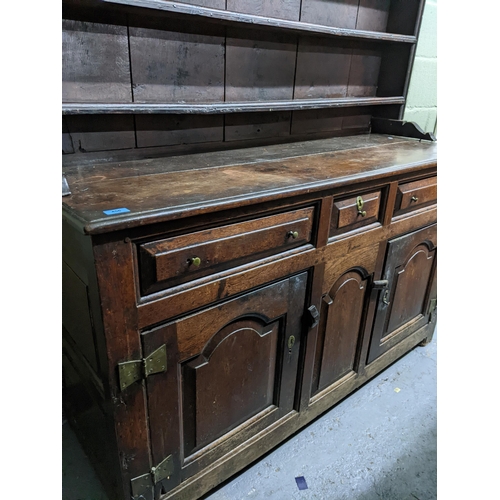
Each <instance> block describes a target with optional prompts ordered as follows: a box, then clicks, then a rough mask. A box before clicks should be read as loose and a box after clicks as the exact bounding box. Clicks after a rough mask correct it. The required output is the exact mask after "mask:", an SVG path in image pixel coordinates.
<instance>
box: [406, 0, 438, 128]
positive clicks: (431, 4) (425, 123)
mask: <svg viewBox="0 0 500 500" xmlns="http://www.w3.org/2000/svg"><path fill="white" fill-rule="evenodd" d="M404 120H406V121H411V122H415V123H417V124H418V125H420V127H421V128H422V129H423V130H425V131H426V132H434V133H436V131H437V0H427V1H426V4H425V8H424V16H423V19H422V26H421V28H420V35H419V42H418V45H417V54H416V57H415V62H414V64H413V71H412V76H411V80H410V88H409V91H408V98H407V101H406V110H405V114H404Z"/></svg>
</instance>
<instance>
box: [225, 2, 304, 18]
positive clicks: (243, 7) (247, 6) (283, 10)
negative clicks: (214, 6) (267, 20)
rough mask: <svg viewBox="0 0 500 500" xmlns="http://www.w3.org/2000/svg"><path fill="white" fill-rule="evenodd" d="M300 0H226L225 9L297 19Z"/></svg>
mask: <svg viewBox="0 0 500 500" xmlns="http://www.w3.org/2000/svg"><path fill="white" fill-rule="evenodd" d="M300 3H301V0H247V1H245V2H241V1H239V0H227V6H226V9H227V10H228V11H232V12H241V13H243V14H255V15H257V16H262V17H274V18H278V19H289V20H291V21H298V20H299V16H300Z"/></svg>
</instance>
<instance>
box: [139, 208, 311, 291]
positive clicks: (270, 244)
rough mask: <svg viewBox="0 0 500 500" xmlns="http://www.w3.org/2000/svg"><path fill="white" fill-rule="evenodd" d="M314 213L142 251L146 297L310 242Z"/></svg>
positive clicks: (143, 246) (305, 211)
mask: <svg viewBox="0 0 500 500" xmlns="http://www.w3.org/2000/svg"><path fill="white" fill-rule="evenodd" d="M313 213H314V209H313V208H312V207H308V208H302V209H299V210H294V211H292V212H287V213H284V214H278V215H272V216H269V217H262V218H260V219H255V220H250V221H246V222H240V223H238V224H231V225H228V226H223V227H217V228H213V229H206V230H203V231H198V232H195V233H190V234H186V235H182V236H175V237H172V238H166V239H163V240H159V241H153V242H149V243H145V244H141V245H139V252H138V254H139V273H140V282H141V291H142V293H143V294H147V293H152V292H154V291H157V290H160V289H163V288H166V287H171V286H176V285H178V284H181V283H184V282H186V281H189V280H193V279H197V278H201V277H203V276H206V275H209V274H212V273H215V272H219V271H223V270H225V269H229V268H231V267H234V266H237V265H241V264H244V263H248V262H251V261H253V260H257V259H260V258H263V257H266V256H269V255H272V254H274V253H278V252H283V251H285V250H288V249H291V248H295V247H298V246H300V245H304V244H305V243H308V242H310V240H311V233H312V224H313Z"/></svg>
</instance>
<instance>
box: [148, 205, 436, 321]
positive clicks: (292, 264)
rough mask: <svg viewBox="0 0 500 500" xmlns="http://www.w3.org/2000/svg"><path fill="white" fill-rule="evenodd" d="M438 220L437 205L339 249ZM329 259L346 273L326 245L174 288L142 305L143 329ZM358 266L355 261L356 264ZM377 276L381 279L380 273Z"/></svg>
mask: <svg viewBox="0 0 500 500" xmlns="http://www.w3.org/2000/svg"><path fill="white" fill-rule="evenodd" d="M436 219H437V210H436V208H430V209H429V210H427V211H424V212H423V213H421V214H419V215H418V216H415V217H408V218H404V219H401V220H398V221H393V222H392V223H391V225H390V226H389V227H382V226H379V227H377V228H375V229H373V230H370V232H369V233H364V232H363V231H360V232H353V233H351V234H350V235H349V236H347V237H346V238H344V239H342V240H339V241H336V242H335V245H336V252H338V255H341V256H346V255H350V254H351V253H353V252H355V251H356V250H359V249H361V248H364V247H365V246H369V245H372V244H377V245H379V244H380V242H383V241H385V240H387V239H390V238H394V237H396V236H398V235H400V234H404V233H408V232H411V231H414V230H416V229H418V228H420V227H422V226H426V225H429V224H432V223H433V222H436ZM325 262H327V263H328V267H332V266H334V269H337V268H336V267H335V266H340V269H338V272H339V273H342V271H343V269H342V265H343V262H344V261H343V259H332V258H329V256H328V252H327V251H325V249H324V247H323V248H320V249H318V250H316V251H314V250H313V249H307V250H304V251H301V252H290V253H289V254H285V255H282V256H281V258H280V260H279V265H275V260H273V259H270V260H268V261H264V262H260V263H259V264H260V265H258V266H250V265H249V266H248V267H240V268H236V269H235V270H234V271H235V272H234V273H231V272H228V273H226V274H223V273H220V274H219V275H218V276H217V279H216V280H214V279H213V278H212V279H211V280H210V281H208V282H207V283H204V286H203V287H202V288H201V289H199V288H197V289H193V288H192V287H191V288H188V287H185V288H178V289H173V290H172V291H170V293H165V294H164V295H159V296H158V295H157V296H155V297H154V299H155V300H154V301H150V302H144V303H142V304H140V305H139V306H138V317H139V328H146V327H148V326H150V325H154V324H157V323H159V322H161V321H162V318H164V316H165V311H176V312H177V313H178V314H183V313H186V312H188V311H190V310H193V309H198V308H200V307H203V306H205V305H207V304H211V303H214V302H218V301H220V300H222V299H225V298H227V297H230V296H232V295H236V294H238V293H242V292H244V291H245V290H247V289H248V288H255V287H258V286H262V285H263V284H265V283H266V282H267V281H272V280H277V279H279V277H280V276H283V275H290V274H294V273H297V272H300V271H301V270H302V269H306V268H307V267H308V266H311V265H319V264H322V263H325ZM354 265H355V264H352V266H354ZM381 265H382V263H381ZM242 272H244V276H245V277H244V279H242V276H241V274H239V273H242ZM332 272H333V271H332ZM376 279H380V276H379V277H377V278H376ZM327 291H328V290H323V291H322V292H321V294H320V295H319V296H321V295H322V294H324V293H327ZM317 305H319V298H318V304H317Z"/></svg>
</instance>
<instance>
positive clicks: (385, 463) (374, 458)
mask: <svg viewBox="0 0 500 500" xmlns="http://www.w3.org/2000/svg"><path fill="white" fill-rule="evenodd" d="M436 337H437V336H436V335H434V339H433V341H432V342H431V343H430V344H429V345H428V346H426V347H417V348H416V349H414V350H413V351H411V352H410V353H408V354H407V355H406V356H404V357H403V358H402V359H400V360H399V361H397V362H396V363H394V364H393V365H391V366H390V367H389V368H387V369H386V370H385V371H384V372H382V373H381V374H379V375H378V376H377V377H375V378H374V379H373V380H371V381H370V382H369V383H368V384H366V385H364V386H363V387H362V388H361V389H359V390H358V391H356V392H355V393H354V394H352V395H351V396H350V397H348V398H347V399H345V400H344V401H342V402H341V403H340V404H338V405H337V406H336V407H334V408H333V409H331V410H330V411H328V412H327V413H326V414H324V415H323V416H321V417H320V418H318V419H317V420H315V421H314V422H313V423H311V424H310V425H308V426H307V427H306V428H305V429H303V430H302V431H300V432H299V433H298V434H296V435H295V436H293V437H292V438H290V439H289V440H287V441H286V442H285V443H283V444H282V445H281V446H279V447H278V448H277V449H275V450H274V451H272V452H271V453H269V454H267V455H266V456H265V457H263V458H262V459H261V460H259V461H258V462H256V463H255V464H254V465H252V466H250V467H248V468H247V469H246V470H245V471H243V472H242V473H240V474H238V475H237V476H236V477H234V478H232V479H231V480H230V481H228V482H226V483H224V484H223V485H222V486H220V487H218V488H217V489H216V490H214V491H212V492H211V493H209V494H207V495H206V496H205V497H203V498H204V500H243V499H246V500H247V499H248V500H251V499H253V500H255V499H257V500H260V499H271V500H296V499H300V500H308V499H318V500H330V499H331V500H380V499H382V500H415V499H416V500H433V499H435V498H437V494H436V488H437V470H436V469H437V464H436V438H437V432H436V422H437V418H436V359H437V350H436ZM298 476H303V477H304V478H305V480H306V482H307V486H308V488H307V489H304V490H299V489H298V487H297V484H296V481H295V478H296V477H298ZM62 498H63V500H107V497H106V495H105V494H104V492H103V490H102V488H101V486H100V484H99V482H98V480H97V478H96V476H95V473H94V472H93V470H92V468H91V467H90V465H89V463H88V461H87V459H86V457H85V455H84V454H83V452H82V450H81V448H80V446H79V444H78V441H77V440H76V437H75V435H74V434H73V432H72V430H71V429H70V427H69V425H68V424H63V496H62Z"/></svg>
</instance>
